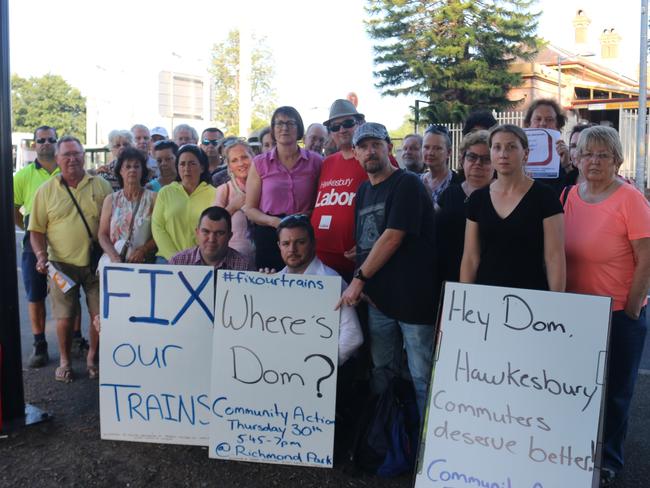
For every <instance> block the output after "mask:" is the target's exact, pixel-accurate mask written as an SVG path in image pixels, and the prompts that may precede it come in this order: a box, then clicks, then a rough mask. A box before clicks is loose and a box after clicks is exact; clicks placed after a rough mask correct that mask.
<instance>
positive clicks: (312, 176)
mask: <svg viewBox="0 0 650 488" xmlns="http://www.w3.org/2000/svg"><path fill="white" fill-rule="evenodd" d="M304 132H305V129H304V125H303V122H302V118H301V117H300V114H299V113H298V111H297V110H296V109H295V108H293V107H280V108H278V109H276V110H275V112H273V116H272V117H271V134H272V136H273V141H274V143H275V147H274V148H273V149H272V150H271V151H268V152H265V153H262V154H260V155H259V156H256V157H255V159H253V165H252V166H251V168H250V171H249V173H248V179H247V180H246V201H245V212H246V216H247V217H248V219H249V220H250V221H251V222H253V223H254V224H255V227H254V229H253V240H254V242H255V261H256V265H257V267H258V268H271V269H276V270H278V269H282V268H284V262H283V261H282V257H281V256H280V250H279V248H278V245H277V236H276V233H275V229H276V227H277V226H278V225H279V224H280V220H281V219H282V217H285V216H286V215H292V214H301V213H302V214H311V211H312V210H313V208H314V203H315V200H316V187H317V184H318V178H319V175H320V168H321V164H322V162H323V158H322V157H321V156H320V155H318V154H316V153H314V152H311V151H307V150H306V149H302V148H300V146H298V141H299V140H300V139H302V138H303V136H304Z"/></svg>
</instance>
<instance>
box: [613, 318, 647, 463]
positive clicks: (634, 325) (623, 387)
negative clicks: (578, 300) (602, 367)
mask: <svg viewBox="0 0 650 488" xmlns="http://www.w3.org/2000/svg"><path fill="white" fill-rule="evenodd" d="M646 332H647V324H646V307H643V308H642V309H641V314H640V315H639V318H638V319H637V320H633V319H631V318H629V317H628V316H627V315H625V312H623V310H619V311H617V312H614V313H612V326H611V330H610V333H609V335H610V337H609V357H608V365H607V394H606V400H605V431H604V435H603V466H604V467H605V468H609V469H611V470H613V471H614V472H618V471H620V470H621V469H622V468H623V444H624V443H625V436H626V434H627V423H628V420H629V417H630V403H631V402H632V395H633V394H634V385H635V384H636V379H637V375H638V372H639V363H640V362H641V355H642V354H643V345H644V344H645V336H646Z"/></svg>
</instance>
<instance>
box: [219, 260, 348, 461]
mask: <svg viewBox="0 0 650 488" xmlns="http://www.w3.org/2000/svg"><path fill="white" fill-rule="evenodd" d="M340 292H341V281H340V278H339V277H332V276H313V275H310V276H306V275H290V274H286V275H281V274H275V275H266V274H260V273H251V272H240V271H219V274H218V278H217V299H216V303H215V328H214V349H213V361H212V380H211V381H212V389H211V392H212V398H214V404H213V408H212V411H213V414H214V415H215V416H216V418H213V420H212V421H211V423H210V447H209V452H210V457H211V458H217V459H230V460H233V459H238V460H245V461H256V462H265V463H282V464H300V465H309V466H319V467H332V448H333V442H334V407H335V403H336V365H337V351H338V335H339V313H338V312H337V311H335V310H334V307H335V305H336V302H337V301H338V299H339V296H340Z"/></svg>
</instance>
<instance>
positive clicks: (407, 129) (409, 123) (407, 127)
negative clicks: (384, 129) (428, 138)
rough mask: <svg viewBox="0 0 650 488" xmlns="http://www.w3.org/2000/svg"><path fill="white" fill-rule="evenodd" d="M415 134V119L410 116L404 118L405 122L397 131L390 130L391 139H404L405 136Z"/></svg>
mask: <svg viewBox="0 0 650 488" xmlns="http://www.w3.org/2000/svg"><path fill="white" fill-rule="evenodd" d="M412 133H413V119H412V118H411V116H410V115H405V116H404V121H403V122H402V125H400V126H399V127H398V128H397V129H393V130H389V131H388V135H389V136H390V137H391V139H404V136H406V135H408V134H412Z"/></svg>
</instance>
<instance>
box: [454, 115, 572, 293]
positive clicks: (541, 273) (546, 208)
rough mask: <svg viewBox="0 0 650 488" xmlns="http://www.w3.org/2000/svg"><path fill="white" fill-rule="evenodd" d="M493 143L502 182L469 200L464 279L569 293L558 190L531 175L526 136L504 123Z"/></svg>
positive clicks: (494, 132)
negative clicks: (527, 164)
mask: <svg viewBox="0 0 650 488" xmlns="http://www.w3.org/2000/svg"><path fill="white" fill-rule="evenodd" d="M488 145H489V146H490V159H491V161H492V167H493V168H494V170H495V171H496V173H497V178H496V179H495V180H494V181H493V182H492V183H491V184H490V185H488V186H486V187H484V188H481V189H480V190H476V191H474V192H473V193H472V194H471V195H470V197H469V201H468V203H467V223H466V227H465V249H464V252H463V259H462V263H461V270H460V280H461V281H462V282H463V283H479V284H483V285H494V286H507V287H512V288H528V289H533V290H551V291H564V287H565V284H566V269H565V266H566V264H565V259H564V234H563V232H564V222H563V219H562V206H561V205H560V202H559V200H558V199H557V197H556V196H555V194H554V193H553V190H551V189H550V188H549V187H547V186H546V185H542V184H541V183H537V182H536V181H534V180H533V179H532V178H530V177H528V176H527V175H526V173H525V167H526V162H527V160H528V152H529V149H528V139H527V138H526V134H525V132H524V131H523V130H522V129H520V128H519V127H517V126H514V125H509V124H506V125H499V126H497V127H495V128H493V129H492V130H491V131H490V134H489V136H488Z"/></svg>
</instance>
